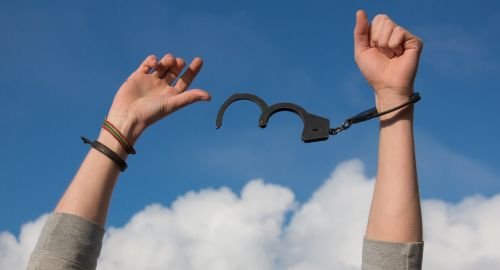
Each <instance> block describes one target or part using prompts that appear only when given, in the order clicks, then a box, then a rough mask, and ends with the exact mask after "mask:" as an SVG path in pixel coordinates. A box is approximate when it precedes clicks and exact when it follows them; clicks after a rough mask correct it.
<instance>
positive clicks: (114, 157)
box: [80, 136, 128, 172]
mask: <svg viewBox="0 0 500 270" xmlns="http://www.w3.org/2000/svg"><path fill="white" fill-rule="evenodd" d="M80 138H81V139H82V141H83V143H85V144H90V146H92V148H94V149H96V150H97V151H99V152H101V153H103V154H104V155H105V156H107V157H108V158H110V159H111V160H112V161H114V162H115V164H116V165H118V168H120V171H122V172H123V171H125V170H126V169H127V167H128V165H127V163H126V162H125V161H124V160H123V159H122V158H121V157H120V156H119V155H118V154H117V153H115V152H113V150H111V149H109V148H108V147H107V146H106V145H104V144H102V143H100V142H98V141H91V140H89V139H87V138H85V137H83V136H81V137H80Z"/></svg>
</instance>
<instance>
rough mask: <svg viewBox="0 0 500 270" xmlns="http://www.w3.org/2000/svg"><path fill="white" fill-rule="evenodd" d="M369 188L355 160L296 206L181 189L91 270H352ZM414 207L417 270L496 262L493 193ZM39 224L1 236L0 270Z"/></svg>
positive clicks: (279, 196)
mask: <svg viewBox="0 0 500 270" xmlns="http://www.w3.org/2000/svg"><path fill="white" fill-rule="evenodd" d="M372 188H373V179H368V177H366V176H365V174H364V172H363V166H362V164H361V162H360V161H356V160H354V161H349V162H345V163H343V164H341V165H339V166H338V167H337V168H336V169H335V171H334V172H333V174H332V175H331V177H330V178H329V179H328V180H327V181H326V182H325V184H324V185H323V186H321V187H320V188H319V189H318V190H317V191H316V192H315V194H314V195H313V196H312V198H311V199H310V200H309V201H307V202H306V203H304V204H302V205H298V204H297V203H296V202H295V200H294V194H293V192H292V191H291V190H290V189H288V188H286V187H282V186H277V185H273V184H266V183H264V182H263V181H262V180H253V181H250V182H249V183H248V184H247V185H246V186H245V187H244V188H243V190H242V191H241V194H239V195H237V194H235V193H234V192H233V191H231V190H229V189H227V188H221V189H217V190H214V189H207V190H202V191H199V192H189V193H187V194H185V195H184V196H182V197H180V198H179V199H177V200H176V201H175V202H174V203H173V204H172V205H171V207H165V206H162V205H159V204H154V205H150V206H148V207H146V208H145V209H144V210H142V211H140V212H139V213H137V214H136V215H134V216H133V217H132V219H131V220H130V221H129V222H128V223H127V224H126V225H125V226H123V227H121V228H109V229H108V232H107V235H106V238H105V241H104V247H103V251H102V254H101V258H100V262H99V269H183V270H186V269H217V270H224V269H263V270H265V269H293V270H323V269H359V266H360V260H361V243H362V238H363V233H364V228H365V225H366V220H367V215H368V207H369V204H370V197H371V192H372ZM422 205H423V213H424V227H425V241H426V246H425V256H424V269H464V270H465V269H494V268H495V267H498V265H500V252H499V251H498V242H499V241H500V230H498V228H500V215H498V213H499V212H500V194H499V195H497V196H495V197H492V198H483V197H481V196H474V197H469V198H466V199H464V200H463V201H462V202H460V203H458V204H450V203H447V202H444V201H440V200H424V201H423V202H422ZM287 214H291V218H290V221H289V222H288V223H287V222H285V220H286V217H287ZM45 220H46V215H44V216H42V217H40V218H39V219H38V220H36V221H34V222H31V223H27V224H25V225H23V227H22V229H21V232H20V236H19V238H18V239H16V237H15V236H14V235H12V234H11V233H9V232H3V233H1V234H0V269H23V268H24V265H25V263H26V261H27V259H28V256H29V253H30V252H31V250H32V248H33V246H34V244H35V241H36V239H37V237H38V234H39V231H40V230H41V227H42V225H43V223H44V222H45Z"/></svg>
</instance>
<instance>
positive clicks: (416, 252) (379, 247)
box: [361, 238, 424, 270]
mask: <svg viewBox="0 0 500 270" xmlns="http://www.w3.org/2000/svg"><path fill="white" fill-rule="evenodd" d="M423 253H424V243H423V242H414V243H391V242H384V241H375V240H370V239H366V238H365V239H364V242H363V261H362V264H361V268H362V269H363V270H393V269H394V270H396V269H405V270H420V269H422V257H423Z"/></svg>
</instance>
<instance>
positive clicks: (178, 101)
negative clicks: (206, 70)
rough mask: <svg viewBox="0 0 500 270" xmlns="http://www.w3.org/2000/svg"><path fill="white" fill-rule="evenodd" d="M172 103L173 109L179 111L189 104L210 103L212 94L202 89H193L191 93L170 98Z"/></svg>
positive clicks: (187, 92) (186, 92)
mask: <svg viewBox="0 0 500 270" xmlns="http://www.w3.org/2000/svg"><path fill="white" fill-rule="evenodd" d="M170 99H171V102H172V108H173V109H174V110H178V109H180V108H182V107H185V106H187V105H189V104H192V103H195V102H198V101H209V100H210V99H211V97H210V94H209V93H208V92H206V91H204V90H201V89H193V90H189V91H185V92H182V93H180V94H178V95H175V96H173V97H171V98H170Z"/></svg>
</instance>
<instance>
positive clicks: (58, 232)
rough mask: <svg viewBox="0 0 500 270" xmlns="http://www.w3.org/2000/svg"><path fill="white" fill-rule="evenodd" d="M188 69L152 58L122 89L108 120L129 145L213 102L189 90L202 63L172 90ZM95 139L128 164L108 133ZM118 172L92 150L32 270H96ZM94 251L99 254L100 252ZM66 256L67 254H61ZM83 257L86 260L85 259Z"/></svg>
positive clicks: (39, 247)
mask: <svg viewBox="0 0 500 270" xmlns="http://www.w3.org/2000/svg"><path fill="white" fill-rule="evenodd" d="M184 66H185V64H184V61H183V60H182V59H181V58H175V57H173V56H172V55H170V54H167V55H165V57H163V58H162V59H161V60H160V61H157V60H156V58H155V57H154V56H149V57H147V58H146V59H145V60H144V62H143V63H142V64H141V65H140V66H139V68H138V69H137V70H136V71H134V72H133V73H132V74H131V75H130V77H129V78H128V79H127V81H126V82H125V83H124V84H123V85H122V86H121V87H120V89H119V90H118V92H117V94H116V95H115V98H114V100H113V104H112V106H111V109H110V110H109V113H108V117H107V120H108V121H110V122H111V123H112V124H113V125H114V126H116V127H117V128H118V130H120V132H121V133H122V134H123V135H125V137H126V138H127V140H128V142H129V143H130V144H131V145H133V144H134V143H135V142H136V141H137V139H138V138H139V136H140V135H141V134H142V132H144V130H145V129H146V128H147V127H148V126H150V125H152V124H153V123H155V122H156V121H158V120H160V119H162V118H163V117H165V116H167V115H169V114H170V113H173V112H174V111H176V110H178V109H180V108H182V107H184V106H187V105H189V104H191V103H194V102H197V101H201V100H209V99H210V95H209V94H208V93H207V92H205V91H203V90H200V89H194V90H189V91H187V88H188V87H189V85H190V84H191V82H192V81H193V79H194V78H195V77H196V75H197V73H198V72H199V71H200V69H201V66H202V61H201V59H199V58H195V59H194V60H193V61H192V62H191V64H190V65H189V67H188V69H187V70H186V72H185V73H184V74H182V76H180V77H179V79H178V81H177V82H176V84H175V85H174V86H172V85H171V84H172V82H174V80H175V79H176V78H177V77H178V75H177V74H179V73H180V71H182V69H183V68H184ZM153 69H154V72H152V73H151V72H150V71H152V70H153ZM97 140H98V141H99V142H101V143H102V144H104V145H106V146H107V147H108V148H110V149H111V150H113V151H114V152H115V153H117V154H118V155H119V156H120V157H121V158H122V159H123V160H126V158H127V153H126V151H125V150H124V149H123V147H122V146H121V145H120V144H119V142H118V141H117V140H116V139H115V138H114V137H113V136H112V135H111V134H110V133H109V132H107V131H105V130H101V133H100V135H99V137H98V139H97ZM119 173H120V171H119V168H118V166H117V165H116V164H115V163H114V162H113V161H112V160H111V159H109V158H108V157H107V156H105V155H103V154H102V153H101V152H99V151H97V150H94V149H91V150H90V151H89V152H88V154H87V156H86V157H85V159H84V161H83V163H82V165H81V167H80V169H79V170H78V172H77V173H76V175H75V177H74V178H73V180H72V182H71V184H70V185H69V187H68V188H67V190H66V192H65V193H64V195H63V197H62V198H61V200H60V201H59V203H58V204H57V206H56V208H55V214H54V215H53V216H52V217H51V218H50V219H49V221H48V222H47V224H46V226H45V228H44V231H43V232H42V235H41V237H40V239H39V242H38V244H37V247H36V248H35V251H34V252H33V255H32V257H31V259H30V266H29V269H67V268H65V267H64V266H60V265H62V264H67V263H68V262H67V259H70V261H71V260H72V261H73V262H69V263H70V264H75V263H76V264H77V265H80V266H81V269H88V268H95V262H96V260H97V256H98V255H99V250H100V242H101V239H102V235H103V233H104V230H103V229H102V227H104V224H105V222H106V216H107V212H108V208H109V203H110V200H111V195H112V192H113V189H114V186H115V184H116V181H117V179H118V176H119ZM86 230H87V231H86ZM47 236H50V237H47ZM68 240H70V241H69V243H66V241H68ZM65 244H69V246H68V245H65ZM79 249H82V250H79ZM86 249H88V250H86ZM95 249H99V250H97V253H96V252H95ZM68 251H71V252H68ZM64 252H68V253H67V254H62V255H61V253H64ZM82 253H83V254H86V255H85V256H81V254H82ZM43 254H46V255H49V256H43ZM58 256H59V257H61V259H62V258H64V260H66V261H65V262H57V260H56V262H55V263H56V265H57V266H54V264H53V263H54V257H58ZM88 257H92V258H88ZM57 263H59V264H57ZM44 267H45V268H44ZM72 267H76V266H72ZM71 269H73V268H71ZM77 269H80V268H77Z"/></svg>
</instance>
